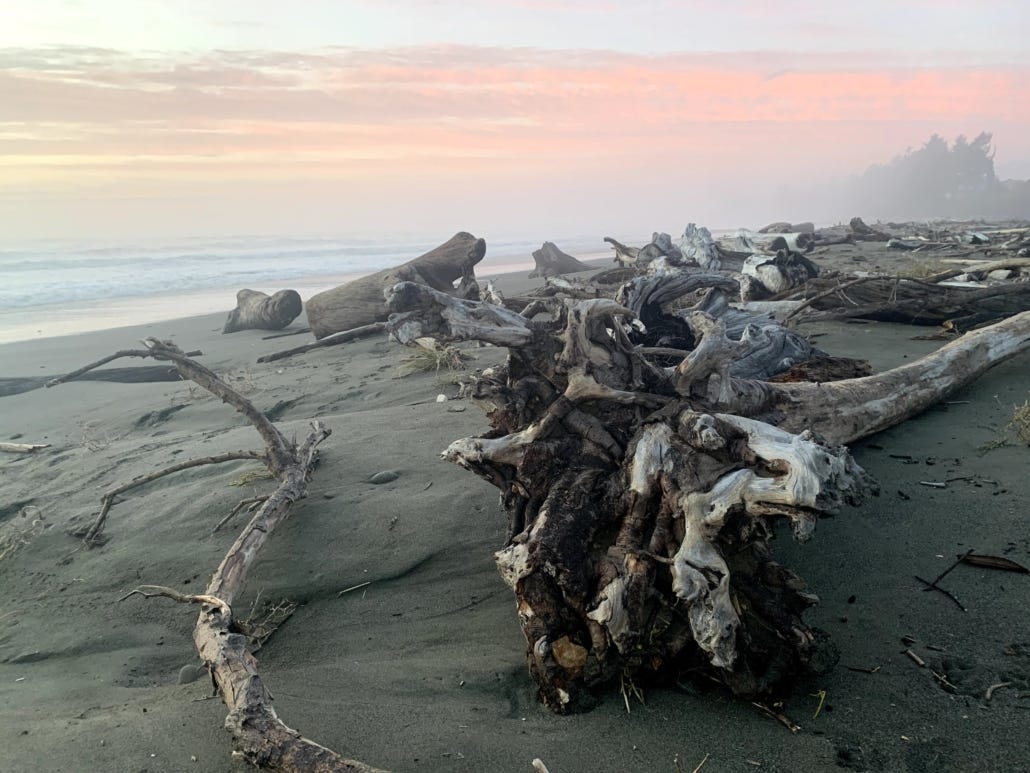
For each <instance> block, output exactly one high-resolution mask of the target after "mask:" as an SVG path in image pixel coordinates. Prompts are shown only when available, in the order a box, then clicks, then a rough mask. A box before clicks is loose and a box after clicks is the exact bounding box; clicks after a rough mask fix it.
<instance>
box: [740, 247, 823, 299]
mask: <svg viewBox="0 0 1030 773" xmlns="http://www.w3.org/2000/svg"><path fill="white" fill-rule="evenodd" d="M778 238H781V237H778ZM740 273H741V276H740V298H741V300H743V301H760V300H764V299H767V298H771V297H773V296H774V295H780V294H782V293H784V292H787V291H789V290H791V289H793V288H795V287H800V286H801V285H804V284H805V283H806V282H808V280H810V279H812V278H814V277H817V276H819V268H818V267H817V266H816V265H815V263H813V262H812V261H810V260H809V259H808V258H806V257H805V256H804V255H802V254H800V253H798V252H794V251H792V250H790V249H787V248H786V247H783V248H781V249H780V250H779V251H778V252H777V253H776V255H775V256H767V255H752V256H751V257H749V258H748V259H747V260H746V261H744V266H743V268H742V269H741V272H740Z"/></svg>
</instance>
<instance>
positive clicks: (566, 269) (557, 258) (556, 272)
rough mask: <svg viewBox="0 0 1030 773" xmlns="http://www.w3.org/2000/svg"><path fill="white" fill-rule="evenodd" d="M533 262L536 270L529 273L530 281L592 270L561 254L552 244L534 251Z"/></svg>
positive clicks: (545, 244)
mask: <svg viewBox="0 0 1030 773" xmlns="http://www.w3.org/2000/svg"><path fill="white" fill-rule="evenodd" d="M533 260H534V261H535V262H536V268H534V269H533V270H532V271H531V272H530V274H529V278H530V279H535V278H537V277H541V278H543V277H548V276H560V275H561V274H575V273H576V272H578V271H590V269H591V268H593V266H588V265H587V264H586V263H584V262H582V261H581V260H578V259H576V258H574V257H572V256H571V255H569V254H568V253H567V252H562V251H561V250H560V249H558V246H557V245H556V244H555V243H554V242H544V244H543V246H542V247H541V248H540V249H539V250H534V251H533Z"/></svg>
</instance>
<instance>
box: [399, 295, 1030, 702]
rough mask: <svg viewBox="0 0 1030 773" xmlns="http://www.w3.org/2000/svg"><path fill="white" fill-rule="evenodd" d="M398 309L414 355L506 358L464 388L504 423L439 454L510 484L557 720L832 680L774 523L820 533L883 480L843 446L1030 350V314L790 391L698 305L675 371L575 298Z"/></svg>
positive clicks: (406, 301) (601, 305)
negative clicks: (699, 684) (883, 365)
mask: <svg viewBox="0 0 1030 773" xmlns="http://www.w3.org/2000/svg"><path fill="white" fill-rule="evenodd" d="M390 306H391V308H392V309H393V310H394V311H395V312H396V315H395V317H394V318H393V319H392V320H391V326H392V328H393V330H394V334H395V335H396V336H397V337H398V338H399V339H400V340H402V341H407V340H411V339H413V338H415V337H417V336H420V335H432V336H434V337H436V338H437V339H438V340H442V341H460V340H479V341H484V342H488V343H492V344H496V345H499V346H506V347H508V348H509V356H508V360H507V364H506V366H505V368H503V369H501V370H499V371H495V372H494V373H493V374H492V375H490V376H489V377H483V378H480V379H478V380H477V381H475V382H474V383H473V384H471V386H470V395H471V397H472V398H473V399H474V400H475V401H476V402H477V403H479V404H480V405H481V406H482V407H483V408H484V410H485V411H486V413H487V416H488V417H489V420H490V424H491V429H490V431H489V432H487V433H486V434H484V435H483V436H481V437H470V438H465V439H462V440H457V441H455V442H454V443H452V444H451V445H450V446H449V447H448V448H447V449H446V451H444V454H443V455H444V458H445V459H448V460H450V461H452V462H454V463H456V464H459V465H461V466H462V467H464V468H466V469H468V470H471V471H472V472H475V473H476V474H477V475H479V476H481V477H482V478H484V479H485V480H487V481H488V482H490V483H491V484H493V485H494V486H496V487H497V488H498V489H499V490H500V493H501V502H502V504H503V506H504V508H505V510H506V511H507V514H508V522H509V529H508V539H507V542H506V544H505V545H504V546H502V547H501V549H500V550H499V551H498V552H497V553H496V560H497V565H498V568H499V570H500V573H501V575H502V577H503V578H504V580H505V581H506V582H507V583H508V584H509V585H510V586H511V588H512V589H513V591H514V593H515V596H516V601H517V609H518V617H519V621H520V623H521V625H522V629H523V632H524V634H525V637H526V646H527V653H526V658H527V663H528V666H529V672H530V674H531V676H532V678H533V679H534V680H535V682H536V684H537V686H538V688H539V694H540V697H541V698H542V700H543V702H544V703H545V704H546V705H548V706H549V707H551V708H552V709H553V710H555V711H557V712H561V713H564V712H572V711H578V710H583V709H587V708H589V707H590V706H592V705H593V704H594V703H595V701H596V699H597V695H598V692H599V691H600V690H601V689H603V688H605V687H606V686H610V685H613V684H618V683H620V682H621V683H622V685H623V688H624V689H625V688H626V685H627V684H628V685H633V684H635V683H638V682H639V681H640V680H644V679H659V680H671V679H674V678H680V677H683V676H686V675H693V676H695V677H696V676H705V677H707V678H709V679H714V680H716V681H718V682H720V683H722V684H724V685H725V686H726V687H727V688H728V689H729V690H731V691H732V692H733V693H734V694H736V695H740V696H747V697H749V698H753V699H762V698H763V697H766V696H770V695H775V694H777V693H778V692H781V691H783V690H784V689H785V687H786V686H788V685H789V684H790V683H791V682H792V680H793V677H795V676H796V675H797V674H799V673H801V672H806V671H820V670H823V669H826V668H829V667H831V666H832V664H833V663H834V661H835V653H834V648H833V647H832V646H831V645H830V644H828V643H827V642H826V640H825V636H824V635H823V634H822V633H821V632H820V631H818V630H816V629H814V628H812V627H810V626H809V625H807V624H806V623H805V622H804V621H803V619H802V613H803V611H804V610H805V609H806V608H807V607H808V606H810V605H811V604H812V603H814V602H815V601H816V600H817V599H816V596H815V595H814V594H813V593H812V592H811V591H809V590H808V589H807V588H806V586H805V583H804V581H803V580H802V579H801V578H800V577H798V576H797V575H796V574H795V573H793V572H792V571H790V570H789V569H787V568H786V567H783V566H781V565H780V564H778V563H777V562H776V561H774V560H773V558H772V554H771V550H770V545H769V541H770V538H771V537H772V535H773V533H774V531H775V530H776V526H777V522H778V521H785V522H787V523H789V525H790V528H791V530H792V531H793V533H794V536H795V537H796V538H797V539H799V540H804V539H807V538H808V537H809V536H810V535H811V533H812V530H813V528H814V526H815V522H816V519H817V517H818V516H819V514H820V513H822V512H827V511H832V510H835V509H837V508H839V507H841V506H842V505H845V504H848V503H853V502H856V501H857V500H858V499H859V498H860V497H861V496H862V494H863V492H864V491H865V490H866V489H867V488H868V487H869V485H870V483H869V481H868V480H867V478H866V477H865V475H864V473H863V472H862V471H861V470H860V469H859V467H858V466H857V465H856V464H855V462H854V461H853V460H852V458H851V457H850V455H849V454H848V451H847V449H846V447H844V446H843V445H842V444H844V443H847V442H850V441H853V440H856V439H858V438H860V437H863V436H865V435H869V434H872V433H874V432H877V431H879V430H882V429H884V428H886V427H888V426H891V425H892V424H895V423H897V422H900V421H903V420H904V419H905V418H907V417H909V416H911V415H913V414H914V413H916V412H918V411H920V410H923V409H924V408H926V407H927V406H928V405H930V404H931V403H933V402H935V401H937V400H939V399H941V397H943V396H944V395H945V394H947V393H948V392H949V391H950V390H952V389H955V388H957V387H958V386H961V385H962V384H965V383H967V382H968V381H970V380H971V379H973V378H975V377H976V376H977V375H978V374H979V373H981V372H982V371H983V370H985V369H987V368H988V367H990V366H991V365H993V364H995V363H997V362H1000V361H1001V360H1003V359H1005V358H1007V357H1009V356H1011V355H1013V354H1016V353H1018V352H1020V351H1023V350H1026V349H1028V348H1030V313H1027V314H1022V315H1020V316H1018V317H1013V318H1012V319H1010V320H1007V321H1005V322H1003V323H1000V324H999V325H997V326H995V327H994V328H991V329H988V330H985V331H982V332H979V333H973V334H970V335H968V336H966V337H964V338H962V339H961V340H959V341H956V342H954V343H952V344H950V345H948V346H946V347H944V348H942V349H941V350H939V351H938V352H936V353H935V354H933V355H930V356H929V357H926V358H924V359H923V360H920V361H918V362H916V363H913V364H911V365H908V366H906V367H904V368H899V369H897V370H893V371H888V372H887V373H883V374H880V375H877V376H869V377H866V378H858V379H850V380H845V381H839V382H835V383H829V384H826V383H822V384H820V383H784V384H779V383H769V382H763V381H757V380H742V379H737V378H734V377H733V376H732V367H733V363H734V360H735V358H736V357H737V356H738V354H739V353H740V352H741V351H742V348H743V347H742V345H741V342H740V341H734V340H732V339H730V338H728V337H727V336H726V335H725V325H724V324H723V323H722V322H720V320H718V319H717V318H713V317H711V316H710V315H707V314H705V313H704V312H694V313H693V314H691V315H690V317H689V318H688V323H689V325H690V328H691V333H692V335H693V336H694V338H695V340H696V345H695V346H694V347H693V348H692V349H691V350H690V351H689V352H688V353H686V356H685V357H684V358H683V359H682V361H681V362H680V363H679V364H678V365H676V366H675V367H662V366H661V365H659V364H657V363H656V362H655V361H653V360H652V359H651V358H650V357H649V356H648V353H647V350H646V349H644V348H640V347H636V346H635V345H634V344H633V343H632V341H631V340H630V337H629V335H628V333H627V326H629V325H630V324H631V323H633V324H635V321H634V319H633V317H634V314H633V312H632V311H631V310H630V309H628V308H627V307H626V306H624V305H622V304H620V303H617V302H616V301H614V300H610V299H603V298H599V299H594V300H588V301H579V302H569V303H568V304H567V307H566V312H565V314H564V315H563V316H562V318H561V319H559V320H558V321H556V322H554V323H549V324H537V323H533V322H530V321H529V320H526V319H525V318H524V317H521V316H520V315H517V314H513V313H512V312H510V311H507V310H505V309H501V308H498V307H494V306H491V305H490V304H485V303H473V302H465V301H460V300H457V299H454V298H452V297H450V296H446V295H443V294H440V293H434V292H433V291H431V290H429V289H428V288H425V287H419V286H416V285H411V284H402V285H398V286H397V287H395V288H394V290H393V293H392V295H391V298H390Z"/></svg>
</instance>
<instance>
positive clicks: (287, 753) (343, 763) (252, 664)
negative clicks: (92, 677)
mask: <svg viewBox="0 0 1030 773" xmlns="http://www.w3.org/2000/svg"><path fill="white" fill-rule="evenodd" d="M144 344H145V346H146V348H145V349H140V350H126V351H125V352H122V353H121V356H131V357H153V358H154V359H157V360H164V361H170V362H172V363H174V364H175V367H176V368H178V370H179V372H180V373H181V374H182V377H183V378H184V379H188V380H190V381H193V382H194V383H196V384H197V385H198V386H200V387H202V388H203V389H206V390H207V391H208V392H210V393H211V394H213V395H214V396H215V397H218V398H219V399H221V400H222V401H223V402H225V403H228V404H229V405H231V406H232V407H233V408H234V409H236V410H237V411H238V412H240V413H241V414H243V416H244V417H246V419H247V420H248V421H249V422H250V423H251V424H252V425H253V426H254V428H255V429H256V430H257V432H258V434H259V435H260V436H261V439H262V440H263V441H264V444H265V449H264V451H263V452H260V453H258V452H245V453H246V456H247V458H252V457H256V458H260V459H261V460H262V461H263V462H264V463H265V466H266V467H267V468H268V471H269V472H270V473H271V474H272V476H273V477H274V478H275V479H276V480H277V481H278V484H277V486H276V489H275V491H273V492H272V493H271V494H270V495H268V496H267V497H266V498H264V500H263V501H262V503H261V505H260V507H259V508H258V509H257V511H256V512H255V513H254V516H253V517H252V518H251V520H250V522H249V523H248V524H247V526H246V527H245V528H244V529H243V531H242V532H241V533H240V535H239V537H237V539H236V541H235V542H234V543H233V545H232V547H230V548H229V551H228V553H226V555H225V558H223V559H222V561H221V563H220V564H219V565H218V567H217V569H215V572H214V575H213V576H212V578H211V581H210V582H209V583H208V586H207V588H206V589H205V590H204V592H203V593H201V594H196V595H192V594H184V593H180V592H178V591H176V590H174V589H172V588H166V587H163V586H156V585H144V586H141V587H139V588H137V589H136V590H134V591H130V593H128V594H127V595H126V596H124V597H123V599H124V598H128V597H129V596H132V595H137V594H138V595H142V596H145V597H150V596H166V597H168V598H171V599H173V600H175V601H178V602H183V603H194V604H199V605H200V606H201V612H200V616H199V617H198V619H197V624H196V627H195V628H194V631H193V640H194V642H195V644H196V646H197V651H198V652H199V654H200V657H201V659H202V660H203V661H204V663H205V665H206V666H207V668H208V671H209V672H210V673H211V678H212V680H213V682H214V684H215V686H216V687H217V689H218V691H219V693H220V694H221V696H222V700H223V701H224V702H225V705H226V706H227V707H228V709H229V715H228V716H227V717H226V720H225V726H226V728H227V729H228V730H229V731H230V732H231V733H232V736H233V749H234V751H233V755H234V756H235V757H238V758H240V759H242V760H244V761H246V762H248V763H250V764H251V765H255V766H257V767H263V768H270V769H272V770H279V771H295V772H296V773H301V772H306V771H315V773H328V772H329V771H333V772H342V771H348V772H350V773H375V769H374V768H371V767H369V766H367V765H365V764H363V763H360V762H356V761H354V760H348V759H344V758H343V757H341V756H339V755H338V754H337V753H336V752H334V751H332V750H331V749H327V748H326V747H324V746H321V745H319V744H317V743H315V742H314V741H311V740H309V739H307V738H304V737H303V736H302V735H301V734H300V733H298V732H297V731H295V730H292V729H290V728H289V727H287V726H286V725H285V724H284V723H283V722H282V720H280V719H279V717H278V716H277V714H276V712H275V709H274V708H272V696H271V694H270V693H269V692H268V690H267V689H266V688H265V686H264V683H263V682H262V680H261V677H260V675H259V674H258V672H257V660H256V659H255V657H254V656H253V655H252V654H251V653H250V652H248V650H247V643H248V641H247V637H246V636H245V635H244V634H243V633H240V631H239V629H238V627H237V625H236V621H235V618H234V615H233V612H232V604H233V601H234V600H235V599H236V597H237V595H238V594H239V592H240V590H241V589H242V587H243V583H244V580H245V579H246V576H247V572H248V570H249V569H250V567H251V565H252V564H253V563H254V560H255V559H256V557H257V555H258V553H259V551H260V549H261V547H262V546H263V545H264V543H265V541H266V540H267V539H268V537H269V536H270V535H271V533H272V532H273V530H274V529H275V527H276V526H277V525H278V524H279V523H281V522H282V521H283V520H285V519H286V518H287V517H288V516H289V514H290V509H291V506H292V505H293V503H294V502H296V501H297V500H299V499H302V498H303V497H304V496H305V495H306V491H307V479H308V476H309V475H310V473H311V470H312V468H313V467H314V464H315V458H316V452H317V447H318V445H319V444H320V443H321V442H322V441H323V440H324V439H325V438H326V437H328V435H329V433H330V430H329V429H328V428H327V427H325V426H324V425H323V424H321V422H314V423H313V424H312V428H311V432H310V434H309V435H308V436H307V438H306V439H305V440H304V442H303V443H301V444H300V445H297V444H295V443H291V442H290V441H288V440H287V439H286V437H285V436H284V435H283V434H282V433H281V432H280V431H279V429H278V428H277V427H276V426H275V425H274V424H273V423H272V422H271V421H269V420H268V418H267V417H265V415H264V414H263V413H261V411H259V410H258V409H257V408H256V407H254V405H253V404H252V403H251V402H250V401H249V400H247V399H246V398H244V397H243V396H242V395H240V394H239V393H238V392H236V391H235V390H233V389H232V388H231V387H230V386H228V384H226V383H225V382H224V381H222V380H221V379H220V378H219V377H218V376H217V375H216V374H215V373H213V372H212V371H210V370H208V369H207V368H205V367H204V366H203V365H200V364H199V363H197V362H195V361H194V360H191V359H190V358H189V357H187V356H186V355H185V354H184V353H183V352H182V351H181V350H180V349H178V348H177V347H175V346H174V345H173V344H171V343H168V342H161V341H157V340H155V339H147V340H146V341H145V342H144ZM109 360H110V358H107V360H106V361H109ZM89 367H90V366H86V368H83V369H80V371H77V372H82V371H85V370H87V369H88V368H89ZM184 466H185V465H177V466H176V467H177V468H178V469H182V468H184ZM170 471H171V469H169V470H164V471H160V472H159V473H155V474H154V475H151V476H147V479H148V480H153V479H154V478H155V477H159V476H160V475H163V474H167V473H168V472H170ZM141 482H142V481H138V482H134V483H132V484H130V486H126V487H123V489H122V490H125V489H127V488H129V487H131V486H132V485H139V483H141Z"/></svg>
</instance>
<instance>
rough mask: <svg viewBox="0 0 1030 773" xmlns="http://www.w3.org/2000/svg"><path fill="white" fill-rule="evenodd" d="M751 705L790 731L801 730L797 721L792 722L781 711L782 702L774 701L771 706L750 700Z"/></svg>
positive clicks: (796, 731)
mask: <svg viewBox="0 0 1030 773" xmlns="http://www.w3.org/2000/svg"><path fill="white" fill-rule="evenodd" d="M751 705H752V706H754V707H755V708H756V709H758V710H759V711H760V712H762V713H763V714H765V715H766V716H767V717H769V718H770V719H775V720H776V721H777V722H779V723H780V724H781V725H783V726H784V727H785V728H787V729H788V730H789V731H790V732H791V733H798V732H800V731H801V725H799V724H798V723H797V722H794V721H793V720H792V719H790V717H788V716H787V715H786V714H784V713H783V711H782V708H783V706H782V704H780V703H774V704H772V706H766V705H765V704H764V703H758V702H756V701H752V703H751Z"/></svg>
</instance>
